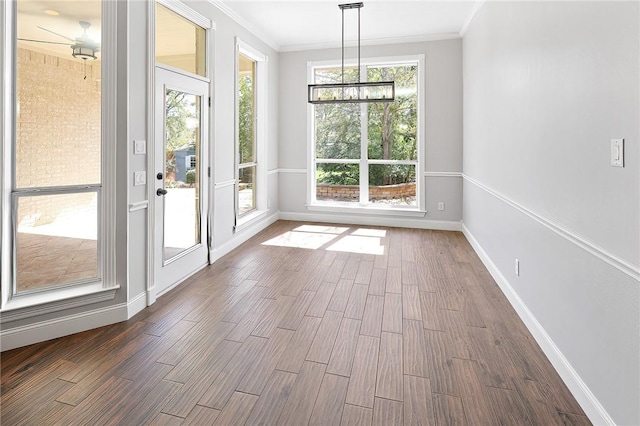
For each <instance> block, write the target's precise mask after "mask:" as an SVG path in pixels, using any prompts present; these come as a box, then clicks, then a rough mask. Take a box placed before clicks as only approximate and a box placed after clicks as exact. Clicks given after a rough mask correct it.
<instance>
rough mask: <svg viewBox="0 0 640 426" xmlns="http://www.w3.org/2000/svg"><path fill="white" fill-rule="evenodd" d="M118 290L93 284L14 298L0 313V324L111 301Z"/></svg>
mask: <svg viewBox="0 0 640 426" xmlns="http://www.w3.org/2000/svg"><path fill="white" fill-rule="evenodd" d="M119 288H120V286H113V287H109V288H104V287H103V286H102V283H93V284H88V285H82V286H74V287H67V288H61V289H57V290H51V291H46V292H41V293H34V294H28V295H22V296H14V297H13V298H12V299H11V300H9V301H8V302H7V303H6V305H5V307H4V308H3V309H2V311H1V312H0V323H2V324H4V323H7V322H11V321H17V320H21V319H24V318H30V317H35V316H38V315H45V314H49V313H52V312H57V311H62V310H67V309H73V308H77V307H80V306H85V305H90V304H92V303H98V302H104V301H108V300H113V298H114V297H115V295H116V290H118V289H119Z"/></svg>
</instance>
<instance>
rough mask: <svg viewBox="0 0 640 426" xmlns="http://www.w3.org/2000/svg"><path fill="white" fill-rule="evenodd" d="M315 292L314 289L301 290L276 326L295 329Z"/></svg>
mask: <svg viewBox="0 0 640 426" xmlns="http://www.w3.org/2000/svg"><path fill="white" fill-rule="evenodd" d="M315 295H316V293H315V292H314V291H303V292H301V293H300V295H299V296H298V297H297V298H296V301H295V302H294V303H293V306H292V307H291V308H290V309H289V312H287V314H286V315H285V316H284V318H282V321H280V324H278V327H280V328H286V329H288V330H293V331H295V330H297V329H298V326H299V325H300V321H302V318H304V314H305V312H307V309H309V306H310V305H311V302H312V301H313V298H314V297H315Z"/></svg>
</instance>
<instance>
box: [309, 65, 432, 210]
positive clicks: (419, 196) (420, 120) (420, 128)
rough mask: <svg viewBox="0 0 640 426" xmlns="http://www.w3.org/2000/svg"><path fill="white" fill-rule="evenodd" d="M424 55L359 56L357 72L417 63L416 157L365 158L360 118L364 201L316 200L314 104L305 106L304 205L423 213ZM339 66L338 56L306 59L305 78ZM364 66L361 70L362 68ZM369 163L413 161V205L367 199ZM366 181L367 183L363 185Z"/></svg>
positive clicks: (404, 162)
mask: <svg viewBox="0 0 640 426" xmlns="http://www.w3.org/2000/svg"><path fill="white" fill-rule="evenodd" d="M424 58H425V57H424V55H423V54H420V55H409V56H390V57H377V58H363V59H361V63H360V65H361V72H360V74H361V75H363V76H366V75H367V73H366V67H370V66H377V65H402V64H415V63H417V64H418V72H417V77H418V82H417V85H418V87H417V95H418V99H417V111H416V114H417V116H418V117H417V129H416V130H417V134H416V138H417V149H418V152H417V161H413V160H373V159H368V158H367V156H368V153H367V143H365V141H366V140H367V127H366V124H365V123H364V122H363V125H361V129H360V131H361V138H362V139H361V152H360V159H359V160H358V164H359V165H360V185H359V186H360V200H364V201H365V202H356V203H346V202H345V203H340V202H330V201H318V200H317V199H316V164H318V160H317V159H316V144H315V114H314V112H315V105H312V104H308V106H307V146H308V147H309V151H308V156H307V170H308V171H309V172H308V173H307V209H309V210H318V211H329V212H346V213H349V212H351V213H364V214H382V215H389V216H417V217H424V216H425V214H426V210H425V205H426V201H425V198H426V197H425V194H424V190H423V188H424V164H425V159H424V152H425V118H424V111H425V102H426V98H425V59H424ZM356 66H357V63H355V62H351V61H347V62H345V67H356ZM327 67H337V68H339V67H340V61H339V60H329V61H309V62H307V80H308V82H309V84H314V73H315V70H316V69H317V68H327ZM363 70H364V71H363ZM366 106H367V104H362V112H361V117H363V119H364V120H365V121H366V117H367V113H366V112H367V109H366V108H367V107H366ZM320 163H325V164H328V163H344V164H355V162H354V161H353V160H342V159H321V161H320ZM370 164H412V165H413V164H415V166H416V204H417V205H416V206H415V207H388V206H380V205H374V204H371V203H369V202H368V201H369V192H368V185H369V184H368V182H369V167H368V166H369V165H370ZM363 182H366V183H367V185H363Z"/></svg>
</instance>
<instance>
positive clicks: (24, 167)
mask: <svg viewBox="0 0 640 426" xmlns="http://www.w3.org/2000/svg"><path fill="white" fill-rule="evenodd" d="M69 57H71V53H69ZM93 66H97V67H99V66H100V63H99V62H89V61H87V63H86V76H87V78H86V80H85V79H84V76H85V70H84V68H83V63H82V62H79V61H75V60H69V59H64V58H59V57H56V56H51V55H46V54H43V53H40V52H35V51H31V50H27V49H23V48H19V49H18V78H17V97H18V108H17V123H16V184H17V186H18V187H23V188H24V187H34V186H62V185H73V184H89V183H99V182H100V151H101V147H100V140H101V139H100V132H101V130H100V125H101V119H100V98H101V97H100V82H99V81H95V80H94V79H93V78H92V75H93V74H94V73H93V69H92V67H93ZM94 198H95V193H87V194H83V195H82V196H81V197H80V198H78V196H74V197H73V199H74V200H85V201H86V202H87V203H90V202H91V201H92V200H93V199H94ZM68 200H69V199H68V198H65V197H23V198H21V201H20V211H19V214H18V223H21V222H22V220H23V219H27V221H28V222H30V223H34V224H36V225H37V224H44V223H49V222H51V221H52V220H54V219H55V217H56V216H57V215H58V214H59V213H60V211H61V210H62V209H63V208H64V207H70V206H69V205H68Z"/></svg>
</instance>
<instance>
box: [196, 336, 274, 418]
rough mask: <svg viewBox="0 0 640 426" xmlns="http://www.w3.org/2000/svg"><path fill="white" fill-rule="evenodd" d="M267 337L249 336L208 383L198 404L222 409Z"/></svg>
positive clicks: (263, 345) (257, 355)
mask: <svg viewBox="0 0 640 426" xmlns="http://www.w3.org/2000/svg"><path fill="white" fill-rule="evenodd" d="M267 343H268V339H263V338H260V337H254V336H249V338H248V339H247V340H246V341H245V342H244V343H243V344H242V346H241V347H240V349H239V350H238V352H237V353H236V355H235V356H234V358H233V360H232V361H231V362H229V364H228V367H227V368H225V369H223V370H222V371H221V372H220V374H219V375H218V376H217V377H216V378H215V379H214V380H213V382H211V383H210V384H209V387H208V388H207V390H206V391H205V392H204V393H203V394H202V396H201V397H200V399H199V400H198V402H197V403H198V405H204V406H205V407H209V408H215V409H218V410H222V409H223V408H224V407H225V405H226V403H227V401H228V400H229V398H231V395H233V393H234V392H235V390H236V387H237V386H238V384H239V383H240V381H241V380H242V378H243V377H244V375H245V374H246V372H247V370H248V369H249V368H250V367H251V365H252V364H253V363H254V362H255V361H256V359H257V358H258V357H259V354H260V353H262V351H264V349H265V347H266V346H267Z"/></svg>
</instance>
